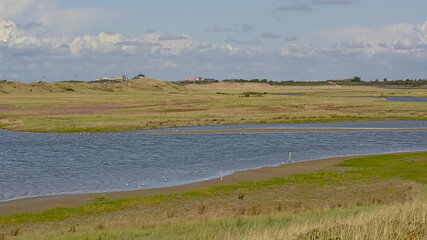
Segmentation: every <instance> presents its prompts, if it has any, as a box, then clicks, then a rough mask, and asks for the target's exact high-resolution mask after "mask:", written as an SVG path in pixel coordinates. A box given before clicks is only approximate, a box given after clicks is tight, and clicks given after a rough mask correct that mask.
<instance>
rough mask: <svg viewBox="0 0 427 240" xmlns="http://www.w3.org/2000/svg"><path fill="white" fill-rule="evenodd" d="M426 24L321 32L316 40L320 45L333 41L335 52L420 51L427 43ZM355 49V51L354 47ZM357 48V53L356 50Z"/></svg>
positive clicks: (337, 29) (339, 29) (352, 28)
mask: <svg viewBox="0 0 427 240" xmlns="http://www.w3.org/2000/svg"><path fill="white" fill-rule="evenodd" d="M426 29H427V21H426V22H425V23H423V24H419V25H417V26H414V25H411V24H407V23H397V24H390V25H385V26H382V27H380V28H365V27H343V28H334V29H324V30H320V31H318V32H317V34H316V37H317V38H319V39H321V40H322V41H323V42H326V43H327V42H335V44H334V45H333V47H337V48H336V49H335V50H340V51H342V52H351V53H356V52H359V53H361V54H368V55H373V54H377V53H409V52H422V50H423V48H424V47H423V46H424V45H425V44H426V43H427V30H426ZM356 45H357V46H358V47H357V48H355V46H356ZM356 49H357V50H356Z"/></svg>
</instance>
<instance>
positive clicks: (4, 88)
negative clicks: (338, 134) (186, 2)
mask: <svg viewBox="0 0 427 240" xmlns="http://www.w3.org/2000/svg"><path fill="white" fill-rule="evenodd" d="M278 94H298V96H289V95H278ZM385 96H405V97H426V96H427V90H426V89H380V88H372V87H339V86H318V87H282V86H270V85H267V84H263V83H218V84H207V85H187V86H186V88H184V87H180V86H176V85H174V84H172V83H164V82H161V81H157V80H154V79H145V80H144V79H143V80H133V81H130V82H123V83H92V84H89V83H69V82H67V83H32V84H22V83H10V82H7V83H0V128H2V129H7V130H13V131H29V132H57V133H74V132H112V131H132V130H144V129H154V128H168V127H180V126H199V125H223V124H248V123H305V122H337V121H369V120H374V121H375V120H427V105H426V104H425V103H414V102H406V103H405V102H389V101H386V100H385V99H384V98H381V97H385ZM369 97H379V98H369Z"/></svg>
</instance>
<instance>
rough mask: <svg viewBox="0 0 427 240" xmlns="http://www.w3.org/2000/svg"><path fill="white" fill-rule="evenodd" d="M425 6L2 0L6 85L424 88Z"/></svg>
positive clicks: (359, 1)
mask: <svg viewBox="0 0 427 240" xmlns="http://www.w3.org/2000/svg"><path fill="white" fill-rule="evenodd" d="M426 9H427V1H425V0H411V1H402V0H375V1H368V0H263V1H260V0H215V1H211V0H181V1H177V0H122V1H115V0H91V1H87V0H73V1H69V0H0V80H1V79H7V80H8V81H21V82H37V81H47V82H52V81H64V80H85V81H90V80H95V79H96V78H102V77H108V78H111V77H112V76H114V77H117V76H118V75H126V76H127V77H133V76H135V75H137V74H139V73H140V72H142V73H143V74H145V75H146V76H147V77H151V78H156V79H159V80H164V81H179V80H183V79H185V78H190V77H198V76H202V77H205V78H215V79H219V80H221V79H233V78H239V79H240V78H242V79H253V78H258V79H269V80H273V81H286V80H294V81H322V80H329V79H343V78H350V77H354V76H359V77H361V78H362V80H364V81H371V80H376V79H380V80H382V79H383V78H387V79H389V80H393V79H407V78H409V79H427V67H426V66H427V13H426V11H425V10H426Z"/></svg>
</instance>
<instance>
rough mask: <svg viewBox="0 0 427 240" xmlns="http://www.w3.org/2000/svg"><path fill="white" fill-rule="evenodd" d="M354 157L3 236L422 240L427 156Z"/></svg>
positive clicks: (66, 213)
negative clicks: (321, 167) (334, 164)
mask: <svg viewBox="0 0 427 240" xmlns="http://www.w3.org/2000/svg"><path fill="white" fill-rule="evenodd" d="M359 159H360V161H359V160H358V159H354V160H347V161H345V162H344V163H343V164H340V165H339V166H338V167H336V168H333V169H335V170H336V171H333V170H330V171H329V170H328V171H326V170H323V171H318V172H314V173H310V174H299V175H294V176H291V177H288V178H275V179H272V180H270V181H264V182H246V183H242V184H240V185H233V186H218V187H212V188H207V189H203V190H198V191H192V192H188V193H183V194H171V195H159V196H150V197H142V198H130V199H117V200H108V201H101V202H94V203H90V204H87V205H83V206H80V207H77V208H55V209H52V210H47V211H44V212H42V213H40V214H20V215H14V216H4V217H0V226H1V228H0V232H4V238H6V239H9V238H12V236H13V234H12V233H13V229H19V230H18V232H19V234H18V236H13V239H28V237H29V236H31V238H32V239H85V238H86V237H87V238H89V239H98V238H99V237H100V236H101V237H102V239H356V238H357V239H425V237H426V234H427V233H426V231H425V229H427V226H426V222H427V220H426V214H427V200H426V199H427V187H426V186H427V185H426V184H425V182H426V177H427V176H426V174H425V173H426V172H427V166H426V164H425V162H426V160H427V153H411V154H398V155H382V156H371V157H365V158H359ZM403 165H404V166H403ZM340 168H343V169H341V170H340ZM414 169H416V170H417V171H413V170H414ZM405 172H407V173H411V174H405ZM241 193H244V195H243V196H244V197H243V198H242V199H240V198H239V195H240V194H241Z"/></svg>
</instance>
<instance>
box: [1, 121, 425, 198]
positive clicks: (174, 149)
mask: <svg viewBox="0 0 427 240" xmlns="http://www.w3.org/2000/svg"><path fill="white" fill-rule="evenodd" d="M245 128H326V129H327V128H343V129H346V128H351V129H359V128H360V129H375V128H382V129H384V128H385V129H388V128H391V129H392V128H427V121H404V122H364V123H323V124H267V125H237V126H209V127H191V128H182V129H183V130H214V129H245ZM166 130H168V131H170V130H171V129H166ZM160 131H163V130H160ZM0 143H1V144H0V201H5V200H10V199H17V198H25V197H30V196H41V195H53V194H67V193H95V192H107V191H124V190H134V189H138V187H139V186H142V184H144V187H143V188H156V187H165V186H173V185H179V184H184V183H189V182H195V181H202V180H204V179H206V178H208V179H211V178H216V177H219V172H220V169H221V168H222V169H223V171H224V173H225V174H230V173H232V172H234V171H236V170H244V169H252V168H259V167H262V166H272V165H279V164H281V163H282V162H286V161H288V154H289V152H292V160H293V161H307V160H313V159H320V158H326V157H335V156H349V155H363V154H380V153H391V152H408V151H427V137H426V132H425V131H397V132H317V133H316V132H304V133H246V134H240V133H236V134H183V135H146V134H141V132H129V133H100V134H37V133H17V132H8V131H0ZM166 179H167V180H166Z"/></svg>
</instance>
